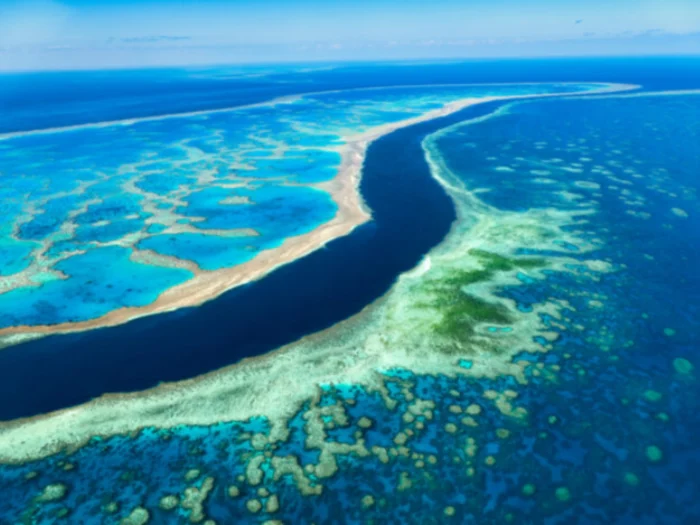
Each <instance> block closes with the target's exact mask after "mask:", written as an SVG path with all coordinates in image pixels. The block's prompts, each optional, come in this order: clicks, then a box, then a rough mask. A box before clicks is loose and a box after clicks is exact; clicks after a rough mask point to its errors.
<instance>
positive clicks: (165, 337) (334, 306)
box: [0, 103, 498, 420]
mask: <svg viewBox="0 0 700 525" xmlns="http://www.w3.org/2000/svg"><path fill="white" fill-rule="evenodd" d="M497 106H498V103H490V104H483V105H479V106H476V107H471V108H467V109H465V110H463V111H461V112H458V113H455V114H453V115H450V116H447V117H443V118H440V119H435V120H431V121H428V122H424V123H420V124H416V125H414V126H411V127H407V128H403V129H400V130H397V131H395V132H393V133H391V134H389V135H386V136H384V137H382V138H381V139H379V140H377V141H376V142H374V143H372V144H371V145H370V147H369V149H368V152H367V156H366V159H365V164H364V172H363V177H362V182H361V185H360V191H361V193H362V196H363V198H364V199H365V201H366V203H367V204H368V205H369V207H370V208H371V209H372V213H373V219H372V221H370V222H369V223H367V224H365V225H363V226H361V227H359V228H357V229H356V230H355V231H354V232H352V233H351V234H350V235H347V236H345V237H342V238H339V239H336V240H334V241H333V242H331V243H329V244H328V245H327V246H326V247H325V248H323V249H320V250H317V251H315V252H313V253H312V254H310V255H308V256H306V257H303V258H301V259H299V260H297V261H295V262H293V263H290V264H288V265H286V266H283V267H281V268H279V269H277V270H275V271H274V272H272V273H270V274H269V275H267V276H266V277H264V278H263V279H261V280H259V281H256V282H253V283H250V284H248V285H245V286H242V287H239V288H236V289H233V290H231V291H229V292H227V293H225V294H223V295H221V296H220V297H218V298H217V299H215V300H213V301H210V302H208V303H206V304H204V305H202V306H200V307H196V308H186V309H182V310H178V311H176V312H173V313H167V314H160V315H153V316H149V317H144V318H141V319H137V320H135V321H132V322H129V323H127V324H125V325H122V326H118V327H114V328H104V329H99V330H93V331H89V332H84V333H80V334H69V335H55V336H50V337H46V338H43V339H39V340H37V341H31V342H28V343H24V344H21V345H17V346H13V347H10V348H7V349H5V350H2V351H0V419H3V420H8V419H14V418H19V417H28V416H33V415H37V414H41V413H45V412H49V411H52V410H57V409H61V408H65V407H69V406H72V405H76V404H79V403H83V402H85V401H88V400H89V399H91V398H94V397H97V396H100V395H101V394H104V393H107V392H126V391H137V390H143V389H145V388H148V387H152V386H155V385H156V384H158V383H159V382H162V381H177V380H181V379H186V378H191V377H194V376H196V375H199V374H202V373H205V372H209V371H211V370H215V369H217V368H221V367H224V366H226V365H230V364H233V363H236V362H237V361H239V360H241V359H243V358H245V357H250V356H256V355H260V354H263V353H265V352H267V351H269V350H272V349H274V348H276V347H279V346H281V345H284V344H287V343H291V342H293V341H295V340H298V339H299V338H300V337H302V336H304V335H306V334H310V333H313V332H317V331H319V330H323V329H324V328H328V327H330V326H332V325H333V324H335V323H337V322H339V321H342V320H343V319H346V318H348V317H350V316H352V315H354V314H356V313H357V312H359V311H360V310H361V309H362V308H363V307H365V306H367V305H368V304H370V303H371V302H372V301H374V300H375V299H377V298H379V297H381V296H382V295H383V294H384V293H385V292H386V291H387V290H388V289H389V288H390V287H391V285H392V283H393V282H394V281H395V279H396V277H397V276H398V275H399V274H400V273H402V272H404V271H407V270H409V269H411V268H412V267H414V266H415V265H416V264H417V263H418V262H419V261H420V258H421V257H422V256H423V255H424V254H425V253H427V252H428V251H429V250H430V249H431V248H433V247H434V246H435V245H437V244H438V243H439V242H440V241H441V240H442V239H443V238H444V237H445V235H446V234H447V233H448V231H449V229H450V226H451V224H452V222H453V221H454V220H455V210H454V205H453V203H452V201H451V199H450V198H449V196H448V195H447V194H446V193H445V191H444V190H443V188H442V187H441V186H440V185H439V184H438V182H437V181H436V180H435V179H434V178H433V177H432V176H431V173H430V169H429V166H428V163H427V161H426V159H425V157H424V152H423V149H422V147H421V142H422V140H423V138H424V137H426V136H427V135H428V134H430V133H433V132H435V131H437V130H438V129H440V128H443V127H446V126H449V125H451V124H454V123H456V122H459V121H462V120H466V119H469V118H474V117H478V116H482V115H485V114H488V113H490V112H491V111H493V110H494V109H495V108H496V107H497Z"/></svg>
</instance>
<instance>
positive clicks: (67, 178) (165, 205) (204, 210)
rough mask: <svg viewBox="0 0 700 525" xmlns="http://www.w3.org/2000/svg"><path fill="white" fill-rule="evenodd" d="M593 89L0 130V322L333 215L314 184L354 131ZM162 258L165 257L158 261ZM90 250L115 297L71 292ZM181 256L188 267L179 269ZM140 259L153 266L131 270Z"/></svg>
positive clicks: (218, 259) (283, 236)
mask: <svg viewBox="0 0 700 525" xmlns="http://www.w3.org/2000/svg"><path fill="white" fill-rule="evenodd" d="M593 87H595V86H594V85H586V86H579V85H576V84H568V85H556V84H542V85H539V84H530V85H522V86H521V85H513V86H476V87H464V86H462V87H460V86H455V87H444V86H442V87H441V86H436V87H435V88H431V89H426V88H425V87H423V88H403V89H402V88H392V89H383V90H380V91H375V90H360V91H357V92H350V93H345V92H330V93H324V94H318V95H306V96H305V97H302V98H297V99H292V100H287V99H285V100H283V101H278V102H275V101H273V102H270V103H268V104H263V105H255V106H247V107H238V108H234V109H233V110H228V111H219V112H214V113H206V112H205V113H196V112H195V113H192V112H190V113H185V114H182V115H178V114H175V115H161V116H159V117H152V118H147V119H137V120H126V121H124V120H122V121H115V122H106V123H105V122H96V123H92V124H87V125H84V126H78V127H70V126H69V127H65V126H63V127H57V128H54V129H43V130H42V129H39V130H34V131H29V132H20V133H16V134H9V135H5V137H4V138H3V140H2V141H0V173H2V174H3V177H4V178H5V180H7V181H8V182H7V184H6V185H5V187H4V190H3V194H4V198H3V202H2V205H1V206H2V207H1V208H0V211H2V212H3V214H4V215H5V216H6V217H7V220H6V225H5V227H4V238H3V239H2V241H3V243H4V244H7V245H8V250H7V252H6V253H5V255H4V256H3V258H2V259H0V262H2V263H3V266H2V267H0V276H1V277H0V290H2V291H3V292H4V293H3V294H2V296H1V297H0V329H1V328H11V327H17V326H23V327H31V326H46V325H55V324H61V323H71V322H80V321H89V320H94V319H98V318H100V317H102V316H104V315H106V314H108V313H110V312H113V311H115V310H119V309H121V308H124V307H137V306H146V305H148V304H150V303H152V302H154V301H155V300H156V299H157V298H158V296H159V295H160V294H162V293H163V292H165V291H167V290H168V289H169V288H171V287H173V286H175V285H178V284H182V282H183V281H185V280H187V278H188V277H190V278H191V277H193V276H194V273H193V271H196V272H198V271H199V270H202V271H213V270H221V269H226V268H230V267H233V266H236V265H238V264H242V263H245V262H247V261H249V260H251V259H253V258H254V257H255V256H256V255H257V254H259V253H260V252H261V251H263V250H267V249H271V248H275V247H279V246H280V245H281V244H282V243H283V242H284V241H285V240H287V239H289V238H290V237H295V236H298V235H302V234H305V233H309V232H310V231H312V230H314V229H315V228H317V227H319V226H320V225H322V224H324V223H327V222H329V221H330V220H331V219H333V218H334V216H335V215H336V212H337V211H338V207H337V205H336V202H335V201H334V200H333V199H332V198H331V196H330V195H329V193H328V192H327V191H324V190H323V189H322V188H317V187H314V186H313V185H314V184H318V183H322V182H327V181H329V180H331V179H333V177H335V176H336V174H337V173H338V170H339V169H340V165H341V161H342V158H341V151H342V150H341V149H340V148H342V147H343V146H344V145H345V144H346V141H347V139H348V137H350V136H352V135H357V134H361V133H364V132H366V131H368V130H370V129H372V128H377V127H381V126H384V125H387V124H392V123H396V122H399V121H402V120H407V119H410V118H415V117H417V116H420V115H421V114H424V113H426V112H428V111H431V110H435V109H439V108H442V107H443V106H444V105H445V104H447V103H449V102H453V101H457V100H460V99H464V98H467V97H485V96H489V95H492V94H499V95H502V96H509V95H522V94H528V93H539V92H542V93H547V92H556V91H557V90H559V91H572V90H576V89H583V90H585V89H589V88H593ZM232 238H233V239H232ZM105 247H119V248H122V249H123V250H126V253H127V258H129V259H130V260H131V262H132V265H133V266H135V267H137V268H138V269H136V270H135V272H137V273H138V272H145V271H150V272H152V273H153V272H156V274H157V269H162V270H161V271H162V274H163V276H162V278H160V276H159V278H156V279H145V280H139V281H135V280H133V279H128V278H125V279H123V280H120V279H119V276H120V275H122V273H123V272H122V270H121V267H120V266H119V263H115V264H113V263H112V260H111V257H110V254H111V253H112V250H103V249H102V248H105ZM162 255H165V256H168V257H169V259H165V258H157V256H162ZM85 256H89V257H90V258H92V259H94V258H99V260H100V261H99V265H100V266H103V267H109V266H110V265H112V264H113V266H112V268H111V270H110V272H111V274H112V275H113V276H115V278H114V279H112V280H111V282H110V283H109V287H110V289H112V288H115V289H116V292H115V293H109V294H102V295H100V296H96V295H94V294H92V293H91V291H89V290H88V289H85V288H83V287H82V286H76V284H77V283H74V282H73V281H74V280H76V279H74V277H75V276H76V273H75V271H71V270H70V268H71V266H75V264H77V265H79V266H83V267H85V266H86V265H83V263H80V262H77V263H75V264H74V263H73V262H72V261H73V260H78V261H80V260H81V259H82V258H83V257H85ZM144 263H145V264H144ZM183 263H186V264H188V265H189V266H188V269H189V270H190V271H189V272H182V271H181V268H182V266H183ZM144 265H147V266H149V268H145V269H144V268H139V267H142V266H144ZM88 267H89V265H88ZM127 275H131V273H128V274H127ZM168 275H172V276H175V275H177V276H179V277H178V278H175V277H171V278H169V277H168ZM88 277H90V276H88ZM135 288H136V289H137V294H138V295H139V297H140V298H139V299H136V298H135V297H133V294H132V293H131V292H132V291H133V290H134V289H135ZM82 290H85V293H82ZM145 297H150V298H151V300H150V301H144V300H143V298H145ZM71 301H72V302H74V303H79V307H76V308H73V307H72V305H71ZM13 305H17V306H18V307H17V308H15V307H14V306H13ZM59 305H60V307H59ZM63 306H65V308H63Z"/></svg>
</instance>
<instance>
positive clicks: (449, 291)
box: [421, 249, 546, 341]
mask: <svg viewBox="0 0 700 525" xmlns="http://www.w3.org/2000/svg"><path fill="white" fill-rule="evenodd" d="M469 254H470V255H471V256H473V257H474V258H476V259H477V261H479V263H480V265H481V268H480V269H474V270H455V271H453V272H451V273H450V274H449V275H448V276H447V277H443V278H436V279H431V280H428V281H427V282H426V283H425V285H424V286H425V291H426V292H427V293H428V295H429V296H431V297H432V301H431V302H427V303H423V304H422V305H421V306H423V307H424V308H431V309H434V310H437V312H438V313H439V314H440V316H441V317H440V320H439V321H438V322H436V323H435V324H434V325H433V330H434V332H435V333H436V334H438V335H441V336H443V337H446V338H448V339H451V340H456V341H459V340H464V339H466V338H468V337H470V336H471V335H473V334H474V331H475V327H476V326H477V325H479V324H496V325H507V324H510V323H512V322H513V318H512V315H511V313H510V311H509V310H508V308H506V307H505V306H503V305H502V304H498V303H495V302H490V301H487V300H486V299H483V298H481V297H477V296H475V295H474V294H471V293H469V292H468V291H467V288H468V287H470V286H472V285H475V284H478V283H484V282H490V281H492V280H493V279H494V278H495V277H496V276H497V275H498V274H499V273H503V272H512V271H515V270H532V269H536V268H541V267H543V266H544V265H545V264H546V263H545V261H544V260H543V259H527V258H519V259H515V258H508V257H504V256H502V255H498V254H495V253H491V252H487V251H484V250H478V249H473V250H470V251H469Z"/></svg>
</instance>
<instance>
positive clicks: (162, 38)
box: [110, 35, 192, 44]
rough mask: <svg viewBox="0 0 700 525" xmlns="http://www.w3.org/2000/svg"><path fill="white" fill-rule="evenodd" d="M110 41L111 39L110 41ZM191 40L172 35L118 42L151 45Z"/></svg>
mask: <svg viewBox="0 0 700 525" xmlns="http://www.w3.org/2000/svg"><path fill="white" fill-rule="evenodd" d="M110 40H112V39H110ZM187 40H192V37H191V36H173V35H153V36H138V37H130V38H120V39H119V41H120V42H123V43H125V44H152V43H155V42H182V41H187Z"/></svg>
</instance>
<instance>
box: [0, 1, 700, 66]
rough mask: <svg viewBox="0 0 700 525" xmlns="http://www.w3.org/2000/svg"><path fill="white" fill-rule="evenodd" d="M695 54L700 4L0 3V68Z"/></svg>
mask: <svg viewBox="0 0 700 525" xmlns="http://www.w3.org/2000/svg"><path fill="white" fill-rule="evenodd" d="M676 53H684V54H689V53H693V54H700V0H605V1H603V0H585V1H584V0H324V1H321V0H286V1H283V0H228V1H224V0H179V1H175V0H0V69H2V70H12V69H40V70H41V69H74V68H96V67H140V66H160V65H163V66H166V65H179V64H207V63H246V62H269V61H285V62H286V61H312V60H324V61H334V60H352V59H356V60H358V59H359V60H365V59H372V58H382V59H411V58H431V57H435V58H457V57H460V58H461V57H465V58H468V57H493V56H550V55H601V54H603V55H626V54H676Z"/></svg>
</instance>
